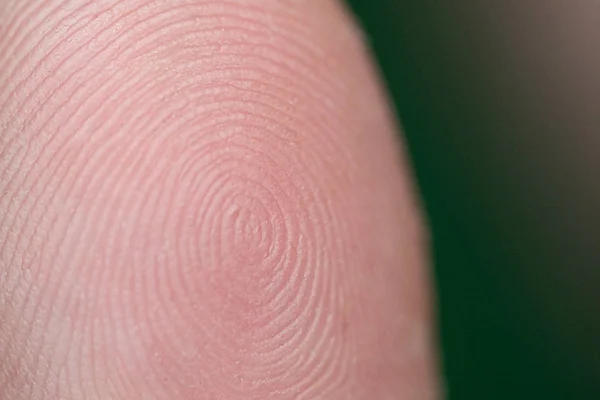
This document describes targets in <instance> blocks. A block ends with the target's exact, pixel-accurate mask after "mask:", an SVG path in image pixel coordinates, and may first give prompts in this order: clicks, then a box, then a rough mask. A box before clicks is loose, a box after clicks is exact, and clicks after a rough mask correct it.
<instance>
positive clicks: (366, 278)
mask: <svg viewBox="0 0 600 400" xmlns="http://www.w3.org/2000/svg"><path fill="white" fill-rule="evenodd" d="M375 75H376V74H375V73H374V71H373V70H372V68H371V64H370V63H369V61H368V54H367V52H366V51H365V46H364V45H363V43H362V41H361V38H360V34H359V33H358V30H357V29H356V28H355V26H354V24H353V23H352V21H350V19H349V18H348V16H347V14H346V12H345V11H344V10H343V9H342V7H340V6H339V4H336V3H335V2H334V1H332V0H295V1H292V0H171V1H158V0H156V1H152V0H127V1H126V0H95V1H84V0H70V1H69V0H18V1H17V0H0V190H1V193H2V197H1V199H0V357H1V359H2V363H1V364H0V399H11V400H21V399H27V400H30V399H61V400H63V399H64V400H78V399H103V400H104V399H111V400H112V399H114V400H125V399H126V400H132V399H140V400H141V399H143V400H147V399H169V400H178V399H182V400H191V399H194V400H195V399H200V400H203V399H207V400H209V399H210V400H212V399H215V400H217V399H218V400H237V399H244V400H254V399H256V400H259V399H260V400H283V399H290V400H292V399H293V400H296V399H298V400H304V399H325V400H329V399H332V400H338V399H339V400H342V399H343V400H346V399H351V400H354V399H357V400H358V399H361V400H362V399H382V400H385V399H434V398H438V391H437V390H436V389H437V385H436V379H435V378H436V377H435V371H436V370H435V368H434V364H435V363H434V361H435V360H434V357H433V352H434V348H433V346H432V340H431V323H430V321H431V315H430V306H429V299H428V291H427V283H428V282H427V273H426V269H425V267H426V264H427V260H426V257H425V254H426V240H425V239H426V235H425V234H424V230H423V227H422V221H421V219H420V218H419V213H418V212H417V209H418V207H417V202H416V201H415V196H414V195H413V191H412V184H411V182H410V179H409V178H408V174H407V173H406V166H405V164H404V161H403V159H402V156H401V152H399V151H398V148H399V147H398V144H397V143H396V140H395V134H394V132H395V129H396V127H395V125H394V122H393V119H392V117H391V115H390V112H389V110H388V108H387V106H386V101H385V97H384V96H383V95H382V91H381V90H380V87H379V83H378V81H377V79H376V78H375Z"/></svg>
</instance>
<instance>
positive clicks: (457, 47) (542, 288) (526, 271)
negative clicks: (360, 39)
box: [349, 0, 600, 400]
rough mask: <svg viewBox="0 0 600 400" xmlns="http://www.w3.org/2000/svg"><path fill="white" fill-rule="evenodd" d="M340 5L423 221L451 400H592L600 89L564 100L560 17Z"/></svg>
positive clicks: (378, 3) (500, 5)
mask: <svg viewBox="0 0 600 400" xmlns="http://www.w3.org/2000/svg"><path fill="white" fill-rule="evenodd" d="M349 3H350V4H351V6H352V8H353V9H354V10H355V12H356V14H357V18H358V20H359V21H360V22H361V23H362V25H363V27H364V29H365V31H366V32H367V34H366V35H367V40H368V41H369V43H370V45H371V47H372V48H373V50H374V52H375V53H376V56H377V58H378V60H379V62H380V66H381V68H382V70H383V73H384V77H385V80H386V82H387V84H388V86H389V88H390V91H391V94H392V97H393V100H394V102H395V105H396V108H397V110H398V113H399V115H400V120H401V123H402V126H403V128H404V131H405V136H406V141H407V142H408V145H409V149H410V153H411V156H412V161H413V165H414V168H415V171H416V175H417V178H418V183H419V186H420V190H421V194H422V197H423V199H424V203H425V206H426V210H427V215H428V219H429V222H430V227H431V231H432V236H433V252H434V259H435V275H436V284H437V291H438V304H439V314H440V319H439V325H440V326H439V330H440V335H439V336H440V340H441V343H442V350H443V359H444V365H443V369H444V375H445V377H446V382H447V388H448V393H449V398H450V399H451V400H457V399H526V398H527V399H529V398H533V399H600V383H599V382H600V357H599V355H600V353H599V352H598V351H599V346H598V344H597V341H598V339H599V338H600V317H599V316H600V313H599V312H598V309H597V308H596V305H597V304H599V303H598V300H600V296H599V294H598V292H599V291H600V285H599V281H600V279H599V273H598V266H600V257H599V252H598V250H597V247H598V245H600V241H599V240H598V239H600V235H599V233H600V232H598V230H599V226H600V219H599V210H598V207H597V205H598V204H600V201H599V200H600V196H599V193H598V190H596V189H595V188H596V186H598V185H597V184H596V182H595V179H594V178H595V172H596V171H598V170H599V169H598V168H600V165H599V164H598V160H600V151H599V150H600V145H598V143H596V142H595V141H593V140H592V139H591V138H593V137H594V135H596V136H598V137H600V79H598V78H594V77H593V75H591V74H592V73H595V72H593V71H595V70H594V69H593V68H588V69H581V74H585V73H589V74H590V76H589V78H590V79H591V80H590V81H589V82H587V83H586V82H584V84H579V85H577V84H573V85H571V84H570V83H571V82H572V80H569V76H570V75H569V74H573V71H575V70H576V69H575V67H576V66H577V63H579V62H584V61H585V60H580V59H579V58H581V57H582V56H578V54H574V55H573V57H574V58H573V59H572V60H566V61H565V60H564V58H560V57H559V56H560V55H561V54H563V53H560V52H559V51H558V50H555V47H553V46H554V43H556V42H557V41H554V42H553V40H554V39H557V38H559V37H558V36H557V35H558V34H557V33H556V32H557V28H556V27H557V26H559V27H560V25H557V24H560V23H561V15H560V13H559V12H556V10H558V9H557V8H556V7H555V8H554V9H553V10H554V11H555V12H551V11H552V9H550V11H548V9H547V8H546V9H544V7H545V5H546V4H550V3H546V2H543V1H538V2H537V3H535V2H533V1H522V2H510V1H508V2H497V3H494V2H485V4H484V2H477V1H474V0H473V1H468V0H454V1H426V0H421V1H418V0H405V1H402V0H387V1H386V0H362V1H361V0H351V1H349ZM554 3H555V4H557V2H554ZM574 3H577V2H574ZM599 27H600V25H599ZM560 32H563V33H564V34H565V35H567V33H568V32H567V31H565V30H563V31H560ZM565 32H566V33H565ZM598 33H599V34H600V32H598ZM565 37H566V36H565ZM559 39H560V38H559ZM557 40H558V39H557ZM591 40H592V41H591V42H590V43H593V42H598V43H600V35H599V36H597V37H596V38H595V39H594V38H592V39H591ZM560 43H563V46H566V45H568V43H567V44H566V45H565V44H564V42H560ZM590 46H591V48H593V44H590ZM597 50H598V52H599V54H600V46H598V47H597ZM582 54H584V53H582ZM577 57H579V58H577ZM573 65H574V66H575V67H574V66H573ZM586 71H587V72H586ZM596 73H597V74H598V76H600V65H599V68H598V70H597V72H596ZM581 74H580V77H581V76H583V75H581ZM562 82H565V84H563V83H562ZM573 82H574V81H573ZM578 82H579V81H578ZM575 83H577V82H575ZM596 89H597V91H596ZM584 100H585V101H584Z"/></svg>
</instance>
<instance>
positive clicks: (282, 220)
mask: <svg viewBox="0 0 600 400" xmlns="http://www.w3.org/2000/svg"><path fill="white" fill-rule="evenodd" d="M215 130H216V131H219V130H220V129H219V128H216V129H215ZM250 130H251V131H252V130H253V129H252V128H251V129H250ZM264 137H267V136H266V134H265V132H245V133H244V134H243V135H242V134H239V133H235V134H233V135H231V136H230V137H228V138H225V139H224V137H223V132H222V131H221V133H216V132H215V131H212V132H208V133H206V134H205V135H203V136H202V138H201V139H200V140H198V143H191V144H190V145H189V146H188V148H187V149H186V150H185V151H184V154H182V156H181V159H182V162H181V164H180V167H178V170H179V172H178V176H177V179H176V181H177V185H176V188H175V190H174V191H175V193H174V194H173V196H174V201H173V202H172V204H175V205H176V209H177V210H176V212H175V213H176V217H175V219H174V221H173V222H174V224H173V226H177V229H178V233H177V234H176V235H175V237H176V238H177V243H176V253H177V263H179V264H181V269H182V270H183V272H180V273H178V274H168V275H167V279H170V280H172V281H173V280H174V282H170V283H165V284H167V285H170V286H172V287H177V288H179V290H178V291H177V294H176V296H177V298H178V299H180V300H181V301H177V303H179V304H188V305H189V304H193V309H192V307H189V309H187V310H181V309H179V310H177V311H176V312H175V314H177V315H180V316H185V320H186V321H187V322H186V323H185V324H182V323H181V321H179V322H175V323H176V324H177V325H178V326H179V327H178V329H179V330H180V332H181V330H185V331H186V332H181V333H182V334H181V337H185V338H194V337H196V338H198V339H196V340H199V341H202V342H203V343H204V344H196V345H195V344H193V343H190V344H189V346H192V347H195V350H194V351H195V352H197V353H198V354H202V355H201V357H203V359H204V360H205V361H206V360H214V361H215V362H220V363H225V364H226V363H227V360H229V361H235V362H239V361H240V360H241V363H242V364H244V365H246V367H247V368H245V370H244V372H243V374H242V373H241V372H239V371H238V372H237V374H242V375H243V377H244V379H243V380H244V381H245V382H259V381H260V382H261V385H262V386H263V387H268V386H272V387H276V386H277V387H281V384H282V382H287V385H288V390H294V391H302V390H305V389H303V387H304V388H305V387H313V388H314V381H318V380H320V377H321V376H325V375H328V374H331V373H334V374H338V375H339V374H341V372H340V367H339V366H337V365H331V364H332V363H333V364H336V363H338V361H335V360H340V362H341V361H342V360H343V359H344V357H345V356H344V353H345V352H347V349H345V348H342V347H343V344H341V341H340V343H338V344H335V345H334V346H333V348H332V345H331V343H334V339H333V335H334V333H333V328H332V327H331V326H330V323H329V319H330V317H331V315H335V314H336V307H338V304H337V298H336V296H337V294H335V292H336V289H335V288H334V286H333V283H332V282H335V281H336V279H334V278H333V277H332V276H331V275H332V274H333V273H335V270H336V268H328V267H329V266H330V264H331V263H332V262H336V263H337V262H338V261H337V260H336V261H332V260H331V259H328V257H331V252H329V251H326V250H324V248H325V246H327V245H330V246H331V249H332V250H333V252H334V253H337V251H336V249H335V244H333V243H329V242H328V239H327V238H334V237H335V236H334V235H335V234H334V233H333V232H331V231H330V229H332V227H331V226H326V224H325V223H323V222H322V221H323V220H324V219H327V218H331V216H330V215H329V216H327V215H326V214H330V213H331V211H330V210H323V209H322V208H325V204H326V203H327V202H326V201H324V199H322V198H320V196H322V194H319V192H318V191H310V190H311V189H310V188H311V185H310V184H306V182H305V181H306V180H307V179H310V177H306V176H303V175H304V174H299V173H298V171H290V168H286V167H287V165H286V162H289V158H288V157H287V156H284V155H282V148H281V146H285V144H284V141H283V140H282V141H277V140H269V141H268V142H265V141H264V139H261V138H264ZM286 160H287V161H286ZM292 174H293V175H292ZM300 188H302V190H301V189H300ZM319 208H321V210H317V211H315V209H319ZM333 229H335V228H333ZM316 240H325V242H326V243H315V241H316ZM323 267H325V268H323ZM338 289H339V288H338ZM165 314H172V315H173V312H172V311H171V312H165ZM207 324H208V326H209V327H207ZM181 337H180V339H181ZM172 339H173V340H174V339H175V338H172ZM170 340H171V339H169V341H170ZM186 340H192V341H193V340H194V339H186ZM206 341H208V342H210V344H208V345H207V344H206ZM340 346H341V347H340ZM307 347H310V349H311V350H314V351H315V353H317V354H319V352H320V353H321V354H322V358H323V360H321V361H320V362H319V361H315V359H314V358H310V357H305V356H302V352H303V351H305V352H306V348H307ZM177 348H181V346H179V345H173V346H172V349H173V350H175V351H177V350H176V349H177ZM320 357H321V356H320ZM290 360H292V364H293V365H290ZM332 360H333V361H332ZM290 367H293V369H294V375H295V376H304V378H301V379H299V380H300V381H302V382H298V380H294V379H295V378H290V377H289V373H290ZM222 371H223V370H222ZM215 373H219V372H217V370H216V369H215V370H214V371H205V372H203V375H206V376H207V378H209V377H210V376H211V375H212V374H215ZM307 380H310V381H313V382H312V383H310V382H307ZM238 389H239V390H240V393H241V391H242V390H245V389H243V388H242V385H241V384H240V387H239V388H238ZM314 389H316V388H314ZM232 390H233V389H232Z"/></svg>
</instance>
